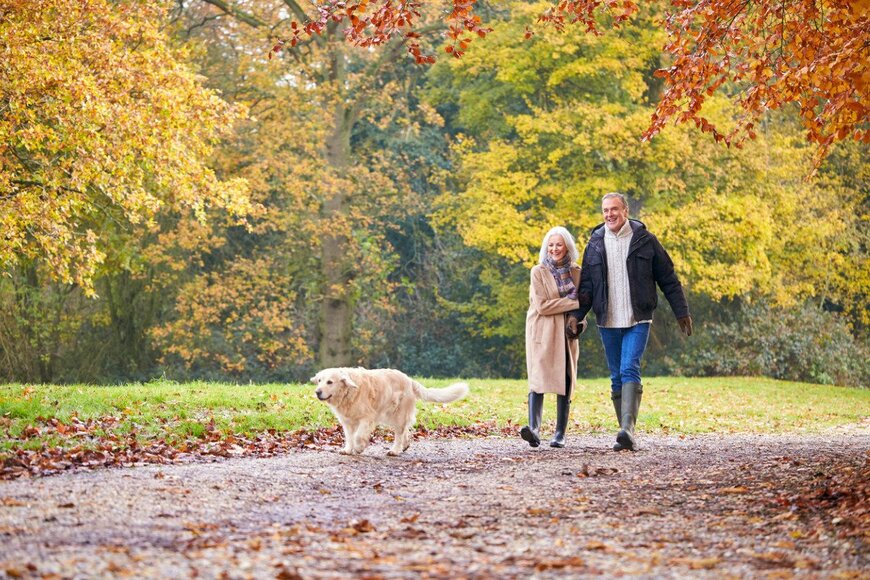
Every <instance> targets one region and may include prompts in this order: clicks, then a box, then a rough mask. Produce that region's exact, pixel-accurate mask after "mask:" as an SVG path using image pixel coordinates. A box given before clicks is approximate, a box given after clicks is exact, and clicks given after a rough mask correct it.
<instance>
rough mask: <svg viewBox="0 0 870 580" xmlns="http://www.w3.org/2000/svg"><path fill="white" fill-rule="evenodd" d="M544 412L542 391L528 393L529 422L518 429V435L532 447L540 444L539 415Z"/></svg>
mask: <svg viewBox="0 0 870 580" xmlns="http://www.w3.org/2000/svg"><path fill="white" fill-rule="evenodd" d="M543 414H544V393H529V424H528V425H526V426H525V427H523V428H522V429H520V437H522V438H523V440H524V441H528V442H529V445H530V446H532V447H537V446H538V445H540V444H541V436H540V433H541V416H542V415H543Z"/></svg>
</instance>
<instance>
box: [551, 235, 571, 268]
mask: <svg viewBox="0 0 870 580" xmlns="http://www.w3.org/2000/svg"><path fill="white" fill-rule="evenodd" d="M567 253H568V248H567V246H565V240H564V238H562V236H560V235H559V234H553V235H552V236H550V237H549V238H548V239H547V255H548V256H550V257H551V258H553V259H554V260H556V261H557V262H558V261H559V260H561V259H562V258H564V257H565V254H567Z"/></svg>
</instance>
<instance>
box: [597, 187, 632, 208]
mask: <svg viewBox="0 0 870 580" xmlns="http://www.w3.org/2000/svg"><path fill="white" fill-rule="evenodd" d="M611 197H615V198H617V199H619V201H621V202H622V207H624V208H625V209H626V210H628V198H627V197H625V194H623V193H618V192H616V191H612V192H610V193H608V194H607V195H605V196H604V197H602V198H601V203H604V200H605V199H610V198H611Z"/></svg>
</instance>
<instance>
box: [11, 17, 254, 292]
mask: <svg viewBox="0 0 870 580" xmlns="http://www.w3.org/2000/svg"><path fill="white" fill-rule="evenodd" d="M164 19H165V12H164V11H163V9H162V8H160V7H159V4H158V5H157V6H154V5H153V3H150V2H135V1H131V2H122V3H117V2H112V1H110V0H89V1H87V2H68V1H65V0H38V1H35V2H34V1H30V0H2V2H0V52H2V54H3V58H2V59H0V112H2V115H0V231H2V234H0V267H2V268H4V269H5V268H10V267H12V266H14V265H15V264H20V263H22V262H26V261H29V260H39V261H41V263H43V264H45V265H47V267H48V269H49V271H50V272H51V274H52V275H53V276H54V277H55V278H56V279H58V280H61V281H63V282H65V283H72V282H75V283H77V284H79V285H81V286H82V287H83V288H85V289H86V290H88V291H89V292H93V291H94V290H93V279H94V276H95V274H96V273H97V271H98V268H99V265H100V264H101V263H102V262H103V261H104V260H105V257H106V252H107V251H109V249H110V244H109V240H108V239H107V236H106V235H105V231H104V230H105V228H107V227H114V225H115V224H121V226H122V227H129V226H131V225H135V224H140V223H142V224H146V225H148V224H153V223H154V222H153V220H154V216H155V215H156V214H157V212H159V211H161V209H170V210H175V211H191V212H195V213H197V214H198V215H200V216H202V215H204V213H203V212H204V211H205V209H206V208H208V207H209V206H220V207H223V208H226V209H228V210H230V212H231V213H234V214H236V215H238V216H242V215H244V214H245V213H246V212H247V211H248V210H249V209H250V208H249V203H248V201H247V198H246V196H245V190H244V186H243V183H242V182H240V181H239V180H236V179H230V180H221V179H219V178H218V177H217V176H216V175H215V173H214V171H213V170H212V169H210V168H209V166H208V159H209V156H210V154H211V152H212V149H213V146H214V144H215V143H216V141H217V140H218V139H219V138H220V136H221V135H225V134H227V131H228V130H229V129H230V128H231V127H232V125H233V123H234V122H235V120H236V119H238V118H239V116H240V113H241V111H240V110H239V109H236V108H234V107H231V106H230V105H228V104H227V103H226V102H224V101H223V100H222V99H221V98H220V96H219V95H218V94H217V93H216V92H215V91H213V90H209V89H206V88H205V87H204V86H203V84H202V78H200V77H198V76H197V75H196V74H194V72H193V71H192V70H191V68H190V67H189V66H188V65H187V64H186V63H185V60H186V58H187V56H186V54H185V51H184V50H182V49H181V48H179V47H177V46H173V44H172V42H171V41H170V39H169V37H168V36H167V33H166V32H165V30H164V27H163V26H162V21H163V20H164Z"/></svg>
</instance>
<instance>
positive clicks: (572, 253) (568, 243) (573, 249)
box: [538, 226, 580, 264]
mask: <svg viewBox="0 0 870 580" xmlns="http://www.w3.org/2000/svg"><path fill="white" fill-rule="evenodd" d="M554 234H555V235H558V236H562V239H563V240H565V249H567V250H568V257H569V258H571V262H577V260H578V259H579V258H580V252H578V251H577V245H576V244H575V243H574V236H572V235H571V233H570V232H569V231H568V230H567V229H566V228H563V227H562V226H556V227H555V228H551V229H550V231H549V232H547V235H546V236H544V241H543V242H541V253H540V254H539V255H538V263H539V264H543V263H544V260H546V259H547V241H548V240H549V239H550V236H552V235H554Z"/></svg>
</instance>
